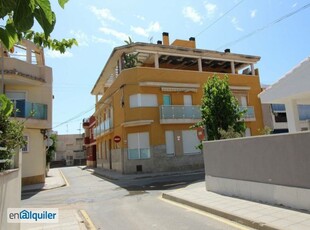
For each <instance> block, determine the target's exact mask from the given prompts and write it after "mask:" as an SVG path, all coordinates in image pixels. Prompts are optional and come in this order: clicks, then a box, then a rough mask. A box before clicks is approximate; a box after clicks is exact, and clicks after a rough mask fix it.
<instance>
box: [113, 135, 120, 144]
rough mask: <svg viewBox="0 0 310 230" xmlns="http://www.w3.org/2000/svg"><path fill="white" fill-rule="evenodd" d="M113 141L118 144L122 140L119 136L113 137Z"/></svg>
mask: <svg viewBox="0 0 310 230" xmlns="http://www.w3.org/2000/svg"><path fill="white" fill-rule="evenodd" d="M113 140H114V142H115V143H119V142H120V141H121V140H122V138H121V137H120V136H114V138H113Z"/></svg>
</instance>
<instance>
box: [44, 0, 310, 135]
mask: <svg viewBox="0 0 310 230" xmlns="http://www.w3.org/2000/svg"><path fill="white" fill-rule="evenodd" d="M309 4H310V0H308V1H306V0H260V1H254V0H235V1H233V0H208V1H198V0H169V1H167V0H166V1H163V0H157V1H152V2H149V1H145V0H131V1H127V0H122V1H120V0H93V1H89V0H79V1H75V0H70V1H69V2H68V3H67V5H66V6H65V9H64V10H63V9H61V8H60V7H59V6H58V5H57V1H53V5H52V7H53V10H54V11H55V13H56V16H57V24H56V27H55V30H54V31H53V33H52V36H53V37H55V38H58V39H61V38H71V37H75V38H76V39H77V40H78V42H79V46H78V47H74V48H72V49H71V50H69V51H68V52H67V53H66V54H64V55H60V54H59V53H57V52H54V51H50V50H45V55H46V64H47V65H48V66H50V67H52V68H53V77H54V83H53V94H54V96H55V98H54V101H53V127H54V130H55V131H58V133H59V134H67V133H68V134H72V133H79V132H80V130H79V129H80V128H81V123H82V119H83V118H86V117H88V116H90V115H91V114H92V113H93V112H94V109H93V108H94V105H95V97H94V96H92V95H91V94H90V91H91V89H92V87H93V86H94V84H95V82H96V80H97V78H98V76H99V74H100V72H101V70H102V68H103V67H104V65H105V63H106V61H107V59H108V57H109V55H110V53H111V52H112V50H113V48H114V47H115V46H120V45H124V44H125V43H124V40H128V37H129V36H130V37H131V38H132V40H133V41H135V42H152V43H156V42H157V40H162V32H169V36H170V42H172V41H174V40H175V39H185V40H187V39H188V38H189V37H195V38H196V46H197V48H199V49H208V50H218V51H223V50H224V49H225V48H230V49H231V52H233V53H241V54H249V55H257V56H260V57H261V61H260V62H259V64H258V65H257V67H258V68H259V70H260V80H261V83H263V84H272V83H274V82H275V81H277V79H279V78H280V77H281V76H283V75H284V74H285V73H287V72H288V71H289V70H290V69H292V68H293V67H294V66H296V65H297V64H298V63H299V62H301V61H302V60H304V59H305V58H306V57H308V56H309V54H310V42H309V38H310V26H309V22H310V7H309ZM304 6H307V7H306V8H304V9H303V10H300V11H299V9H302V7H304ZM296 11H297V13H295V14H293V15H291V16H289V15H290V14H291V13H294V12H296ZM278 19H282V20H280V21H279V22H276V21H277V20H278ZM250 34H252V35H251V36H249V35H250ZM81 132H83V130H81Z"/></svg>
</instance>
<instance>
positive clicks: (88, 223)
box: [79, 209, 97, 230]
mask: <svg viewBox="0 0 310 230" xmlns="http://www.w3.org/2000/svg"><path fill="white" fill-rule="evenodd" d="M79 213H80V214H81V216H82V218H83V219H84V224H85V226H86V228H87V229H88V230H96V229H97V228H96V227H95V225H94V224H93V222H92V220H91V219H90V217H89V215H88V214H87V212H86V211H85V210H83V209H81V210H79Z"/></svg>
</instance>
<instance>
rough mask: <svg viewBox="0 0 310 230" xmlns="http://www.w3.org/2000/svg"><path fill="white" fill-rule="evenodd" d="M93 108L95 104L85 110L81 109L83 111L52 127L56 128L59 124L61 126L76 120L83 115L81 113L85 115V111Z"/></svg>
mask: <svg viewBox="0 0 310 230" xmlns="http://www.w3.org/2000/svg"><path fill="white" fill-rule="evenodd" d="M94 108H95V106H91V108H90V109H87V110H85V111H83V112H80V113H78V114H77V115H75V116H74V117H71V118H70V119H68V120H66V121H64V122H62V123H60V124H58V125H56V126H54V127H53V128H52V129H55V128H57V127H59V126H62V125H65V124H68V123H69V122H71V121H74V120H76V119H77V118H80V117H81V116H83V115H85V114H86V113H88V112H90V111H91V110H93V109H94Z"/></svg>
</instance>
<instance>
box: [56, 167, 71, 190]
mask: <svg viewBox="0 0 310 230" xmlns="http://www.w3.org/2000/svg"><path fill="white" fill-rule="evenodd" d="M58 171H59V173H60V175H61V177H62V179H63V180H64V182H65V185H64V186H62V187H65V186H70V184H69V182H68V180H67V178H66V177H65V175H64V174H63V172H62V171H61V169H58Z"/></svg>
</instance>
